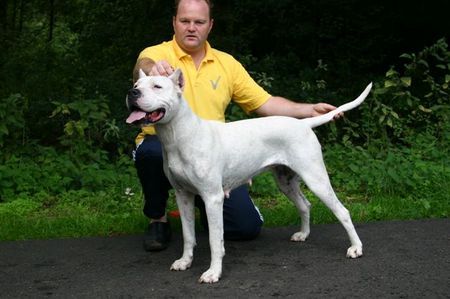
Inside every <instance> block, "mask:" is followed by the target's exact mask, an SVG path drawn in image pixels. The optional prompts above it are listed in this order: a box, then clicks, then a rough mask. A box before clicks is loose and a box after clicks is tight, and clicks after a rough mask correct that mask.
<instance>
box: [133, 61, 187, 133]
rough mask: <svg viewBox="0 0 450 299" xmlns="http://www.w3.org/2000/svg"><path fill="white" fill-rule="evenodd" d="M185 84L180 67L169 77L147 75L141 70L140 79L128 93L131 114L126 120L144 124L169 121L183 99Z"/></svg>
mask: <svg viewBox="0 0 450 299" xmlns="http://www.w3.org/2000/svg"><path fill="white" fill-rule="evenodd" d="M183 86H184V79H183V74H182V72H181V70H180V69H177V70H175V71H174V73H173V74H172V75H170V76H169V77H163V76H147V75H146V74H145V73H144V72H143V71H142V70H139V79H138V80H137V81H136V83H135V84H134V87H133V88H132V89H130V90H129V91H128V94H127V99H126V104H127V107H128V110H129V111H130V112H131V114H130V116H129V117H128V118H127V120H126V122H127V123H129V124H143V125H148V124H155V123H166V122H168V121H169V120H170V118H171V116H173V115H174V114H175V113H174V112H175V110H176V109H177V107H178V104H179V103H178V102H179V101H180V100H182V92H183Z"/></svg>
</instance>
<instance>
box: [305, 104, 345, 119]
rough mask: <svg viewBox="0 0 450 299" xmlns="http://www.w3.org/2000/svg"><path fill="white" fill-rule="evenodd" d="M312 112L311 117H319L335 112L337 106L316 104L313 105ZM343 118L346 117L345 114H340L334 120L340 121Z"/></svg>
mask: <svg viewBox="0 0 450 299" xmlns="http://www.w3.org/2000/svg"><path fill="white" fill-rule="evenodd" d="M311 108H312V111H311V116H319V115H322V114H325V113H328V112H330V111H333V110H334V109H336V107H335V106H333V105H330V104H327V103H318V104H314V105H312V107H311ZM342 116H344V113H339V114H337V115H336V116H335V117H334V119H339V118H341V117H342Z"/></svg>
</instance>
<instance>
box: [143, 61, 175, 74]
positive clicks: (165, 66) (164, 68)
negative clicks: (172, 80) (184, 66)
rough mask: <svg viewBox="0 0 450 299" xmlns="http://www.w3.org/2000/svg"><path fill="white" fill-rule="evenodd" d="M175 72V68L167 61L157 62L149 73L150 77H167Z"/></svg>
mask: <svg viewBox="0 0 450 299" xmlns="http://www.w3.org/2000/svg"><path fill="white" fill-rule="evenodd" d="M173 71H174V69H173V67H172V66H171V65H170V64H169V63H168V62H167V61H166V60H160V61H157V62H155V64H153V66H152V68H151V70H150V72H149V75H150V76H165V77H167V76H170V75H172V73H173Z"/></svg>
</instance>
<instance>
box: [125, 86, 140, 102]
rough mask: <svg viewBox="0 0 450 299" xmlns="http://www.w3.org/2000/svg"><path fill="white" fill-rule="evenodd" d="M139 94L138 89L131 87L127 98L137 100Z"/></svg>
mask: <svg viewBox="0 0 450 299" xmlns="http://www.w3.org/2000/svg"><path fill="white" fill-rule="evenodd" d="M140 96H141V92H140V90H139V89H136V88H132V89H130V90H129V91H128V99H129V100H137V99H138V98H139V97H140Z"/></svg>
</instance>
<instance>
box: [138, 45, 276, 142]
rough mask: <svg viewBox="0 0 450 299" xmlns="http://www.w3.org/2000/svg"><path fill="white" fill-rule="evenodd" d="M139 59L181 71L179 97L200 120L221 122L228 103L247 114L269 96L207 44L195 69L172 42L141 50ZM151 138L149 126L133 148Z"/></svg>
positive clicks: (231, 60)
mask: <svg viewBox="0 0 450 299" xmlns="http://www.w3.org/2000/svg"><path fill="white" fill-rule="evenodd" d="M142 58H150V59H152V60H153V61H159V60H166V61H167V62H169V64H170V65H171V66H172V67H174V68H175V69H176V68H179V69H181V71H182V72H183V75H184V78H185V86H184V91H183V96H184V98H185V99H186V101H187V102H188V104H189V106H190V107H191V109H192V110H193V111H194V113H196V114H197V115H198V116H199V117H201V118H203V119H207V120H218V121H223V122H224V121H225V110H226V108H227V106H228V105H229V103H230V101H231V100H233V101H234V102H236V103H237V104H238V105H239V106H240V107H241V108H242V109H244V111H245V112H246V113H249V112H251V111H253V110H255V109H257V108H259V107H260V106H262V105H263V104H264V103H265V102H266V101H267V100H268V99H269V98H270V96H271V95H270V94H269V93H268V92H266V91H265V90H264V89H263V88H262V87H261V86H259V85H258V84H257V83H256V82H255V81H254V80H253V79H252V78H251V77H250V75H249V74H248V72H247V71H246V70H245V69H244V67H243V66H242V65H241V64H240V63H239V62H238V61H237V60H236V59H234V58H233V57H232V56H231V55H229V54H227V53H224V52H221V51H218V50H216V49H213V48H211V46H210V45H209V43H206V55H205V58H204V59H203V61H202V63H201V64H200V67H199V68H198V69H196V67H195V64H194V61H193V60H192V58H191V56H190V55H188V54H186V53H185V52H184V51H183V50H182V49H181V48H180V47H179V46H178V44H177V42H176V41H175V38H173V39H172V40H171V41H168V42H163V43H161V44H159V45H156V46H152V47H148V48H145V49H144V50H143V51H142V52H141V53H140V54H139V57H138V60H139V59H142ZM154 134H155V129H154V127H153V126H146V127H143V128H142V132H141V133H140V134H139V135H138V137H137V138H136V144H140V143H141V142H142V140H143V139H144V137H145V135H154Z"/></svg>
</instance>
